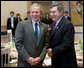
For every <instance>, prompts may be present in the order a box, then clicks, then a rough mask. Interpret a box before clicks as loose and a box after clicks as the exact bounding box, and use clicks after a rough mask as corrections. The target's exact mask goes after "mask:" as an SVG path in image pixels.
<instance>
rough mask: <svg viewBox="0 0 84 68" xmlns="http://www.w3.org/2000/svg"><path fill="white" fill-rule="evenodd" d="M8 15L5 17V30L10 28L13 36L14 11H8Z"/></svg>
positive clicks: (14, 24)
mask: <svg viewBox="0 0 84 68" xmlns="http://www.w3.org/2000/svg"><path fill="white" fill-rule="evenodd" d="M10 16H11V17H9V18H8V19H7V30H9V29H11V30H12V35H13V36H14V35H15V27H16V24H17V23H15V17H14V11H11V12H10Z"/></svg>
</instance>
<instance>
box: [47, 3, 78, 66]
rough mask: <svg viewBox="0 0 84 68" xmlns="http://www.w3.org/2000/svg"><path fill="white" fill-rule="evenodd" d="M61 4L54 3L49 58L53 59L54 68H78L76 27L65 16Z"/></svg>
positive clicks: (51, 11) (51, 8) (51, 12)
mask: <svg viewBox="0 0 84 68" xmlns="http://www.w3.org/2000/svg"><path fill="white" fill-rule="evenodd" d="M63 14H64V7H63V5H62V4H61V3H53V4H52V5H51V7H50V15H51V18H52V20H53V24H52V29H51V32H50V37H49V47H48V56H50V57H52V67H53V68H56V67H77V62H76V54H75V49H74V27H73V25H72V23H71V22H70V21H68V20H67V19H66V18H65V17H64V16H63Z"/></svg>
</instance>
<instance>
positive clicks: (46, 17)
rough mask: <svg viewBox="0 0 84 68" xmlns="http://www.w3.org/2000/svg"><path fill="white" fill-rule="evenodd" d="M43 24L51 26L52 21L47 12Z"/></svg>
mask: <svg viewBox="0 0 84 68" xmlns="http://www.w3.org/2000/svg"><path fill="white" fill-rule="evenodd" d="M44 23H45V24H46V25H47V26H48V27H50V26H51V24H52V19H51V18H50V14H49V13H48V12H46V13H45V18H44Z"/></svg>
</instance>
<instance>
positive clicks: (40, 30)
mask: <svg viewBox="0 0 84 68" xmlns="http://www.w3.org/2000/svg"><path fill="white" fill-rule="evenodd" d="M42 34H43V27H42V26H41V22H39V41H38V46H39V42H40V39H41V36H42Z"/></svg>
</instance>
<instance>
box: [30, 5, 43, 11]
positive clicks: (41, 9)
mask: <svg viewBox="0 0 84 68" xmlns="http://www.w3.org/2000/svg"><path fill="white" fill-rule="evenodd" d="M32 7H40V11H41V12H42V11H43V8H42V6H41V5H40V4H38V3H33V4H32V5H31V7H30V11H31V9H32Z"/></svg>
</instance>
